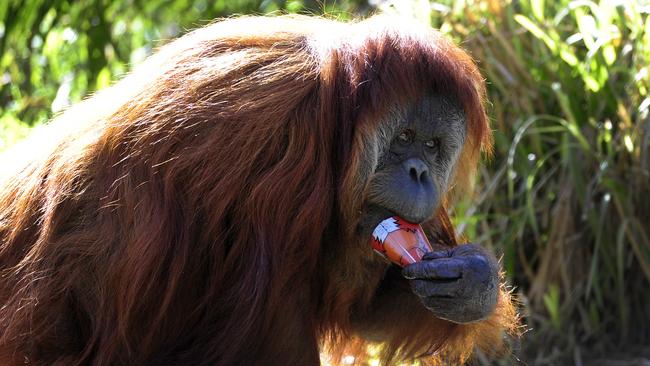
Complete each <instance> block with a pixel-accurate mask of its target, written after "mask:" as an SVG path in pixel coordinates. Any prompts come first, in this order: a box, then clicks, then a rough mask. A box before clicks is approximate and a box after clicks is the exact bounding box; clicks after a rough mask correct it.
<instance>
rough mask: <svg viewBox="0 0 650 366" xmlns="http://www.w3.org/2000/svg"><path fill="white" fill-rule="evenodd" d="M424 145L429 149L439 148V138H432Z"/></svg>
mask: <svg viewBox="0 0 650 366" xmlns="http://www.w3.org/2000/svg"><path fill="white" fill-rule="evenodd" d="M424 146H426V147H428V148H430V149H436V150H437V149H439V148H440V139H438V138H434V139H431V140H429V141H426V142H425V143H424Z"/></svg>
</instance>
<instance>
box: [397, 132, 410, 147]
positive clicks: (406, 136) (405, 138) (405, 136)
mask: <svg viewBox="0 0 650 366" xmlns="http://www.w3.org/2000/svg"><path fill="white" fill-rule="evenodd" d="M397 139H398V140H399V141H400V142H401V143H403V144H408V143H411V142H413V131H411V130H404V131H402V132H401V133H400V134H399V135H398V136H397Z"/></svg>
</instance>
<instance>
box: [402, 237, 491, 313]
mask: <svg viewBox="0 0 650 366" xmlns="http://www.w3.org/2000/svg"><path fill="white" fill-rule="evenodd" d="M402 274H403V275H404V277H406V278H407V279H408V280H409V282H410V285H411V289H412V290H413V292H414V293H415V294H416V295H418V296H419V297H420V299H421V301H422V303H423V304H424V306H425V307H426V308H427V309H429V310H430V311H431V312H432V313H433V314H434V315H435V316H436V317H438V318H441V319H445V320H449V321H451V322H454V323H471V322H475V321H478V320H481V319H484V318H486V317H487V316H488V315H490V314H491V313H492V312H493V311H494V308H495V307H496V303H497V297H498V294H499V264H498V261H497V259H496V258H495V257H494V255H492V254H491V253H490V252H489V251H487V250H486V249H484V248H482V247H481V246H479V245H476V244H464V245H459V246H457V247H453V248H450V249H448V250H443V251H436V252H430V253H427V254H425V255H424V257H423V258H422V261H421V262H418V263H414V264H411V265H409V266H407V267H405V268H404V269H403V270H402Z"/></svg>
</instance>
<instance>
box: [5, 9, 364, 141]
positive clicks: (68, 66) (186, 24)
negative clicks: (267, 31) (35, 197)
mask: <svg viewBox="0 0 650 366" xmlns="http://www.w3.org/2000/svg"><path fill="white" fill-rule="evenodd" d="M321 3H322V2H321V1H317V0H289V1H286V0H218V1H211V0H122V1H111V0H4V1H0V117H3V118H5V117H6V118H10V119H11V120H18V121H22V122H24V123H25V124H27V125H29V126H34V125H36V124H39V123H43V122H45V121H47V120H48V119H50V118H51V117H52V115H53V114H54V113H57V112H59V111H61V110H63V109H64V108H66V107H67V106H69V105H70V104H72V103H74V102H76V101H79V100H80V99H81V98H83V97H84V96H86V95H88V94H89V93H91V92H93V91H95V90H98V89H101V88H103V87H106V86H108V85H109V84H110V82H111V80H115V79H117V78H119V77H120V76H121V75H123V74H124V73H125V72H127V71H128V70H129V69H131V67H132V65H134V64H137V63H139V62H140V61H142V60H143V59H144V58H145V57H146V56H147V55H149V54H150V53H151V52H152V50H153V49H154V48H155V47H157V46H159V45H161V44H163V43H165V42H166V41H167V40H169V39H173V38H176V37H178V36H179V35H181V34H182V33H184V32H186V31H187V30H190V29H193V28H196V27H199V26H201V25H205V24H207V23H209V22H210V21H212V20H213V19H215V18H218V17H224V16H230V15H233V14H253V13H258V14H259V13H269V12H294V13H297V12H300V13H309V14H322V13H327V14H329V15H333V16H337V17H340V18H348V17H350V16H351V14H352V13H364V12H366V11H367V10H368V9H369V8H368V6H367V5H364V3H365V2H363V1H359V0H357V1H345V2H342V3H338V2H324V3H325V5H323V4H321ZM330 4H335V5H330ZM8 138H10V137H8V136H6V135H5V136H4V137H3V139H8ZM7 143H9V141H7ZM0 149H1V148H0Z"/></svg>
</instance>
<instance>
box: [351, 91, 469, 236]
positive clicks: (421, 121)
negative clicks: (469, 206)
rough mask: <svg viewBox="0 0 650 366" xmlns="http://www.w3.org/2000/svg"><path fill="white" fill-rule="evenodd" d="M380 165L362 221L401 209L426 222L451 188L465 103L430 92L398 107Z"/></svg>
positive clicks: (368, 226)
mask: <svg viewBox="0 0 650 366" xmlns="http://www.w3.org/2000/svg"><path fill="white" fill-rule="evenodd" d="M384 123H385V124H387V125H389V126H390V127H388V128H385V129H384V130H389V131H390V133H389V134H388V136H387V138H389V139H390V141H386V146H387V149H384V150H385V151H383V152H382V153H381V154H380V156H379V161H378V164H377V169H376V170H375V172H374V175H373V176H372V178H371V180H370V187H369V192H368V197H367V200H366V202H365V207H364V215H363V218H362V222H361V228H362V229H364V230H362V231H364V232H365V231H367V230H368V229H371V228H373V227H374V226H376V224H378V223H379V222H380V221H381V220H382V219H383V218H386V217H389V216H393V215H398V216H400V217H402V218H404V219H406V220H408V221H411V222H414V223H421V222H423V221H426V220H428V219H430V218H431V217H432V216H433V215H434V213H435V210H436V208H437V207H438V205H439V200H440V198H441V197H442V196H443V195H444V192H445V191H446V190H447V189H448V184H449V180H450V178H451V175H452V172H453V169H454V166H455V164H456V161H457V160H458V156H459V155H460V152H461V149H462V147H463V144H464V142H465V137H466V123H465V116H464V113H463V110H462V108H461V107H460V106H459V105H458V104H457V103H456V102H455V101H453V100H452V99H450V98H449V97H446V96H441V95H436V94H434V95H426V96H424V97H423V98H422V99H421V100H419V101H418V102H417V103H414V104H413V105H410V106H408V107H406V108H395V110H394V111H392V113H389V120H387V121H384Z"/></svg>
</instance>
